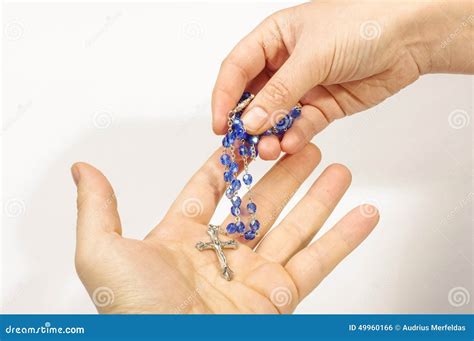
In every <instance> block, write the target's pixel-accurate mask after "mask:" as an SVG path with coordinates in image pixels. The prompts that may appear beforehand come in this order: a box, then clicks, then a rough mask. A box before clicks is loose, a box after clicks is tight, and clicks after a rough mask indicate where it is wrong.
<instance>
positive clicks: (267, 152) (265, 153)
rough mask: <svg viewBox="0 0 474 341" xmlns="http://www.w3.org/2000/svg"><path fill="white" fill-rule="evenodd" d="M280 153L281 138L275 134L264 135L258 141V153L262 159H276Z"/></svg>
mask: <svg viewBox="0 0 474 341" xmlns="http://www.w3.org/2000/svg"><path fill="white" fill-rule="evenodd" d="M280 153H281V148H280V140H279V139H278V137H276V136H274V135H269V136H263V137H262V139H261V140H260V142H259V143H258V154H259V155H260V158H261V159H262V160H276V159H278V157H279V156H280Z"/></svg>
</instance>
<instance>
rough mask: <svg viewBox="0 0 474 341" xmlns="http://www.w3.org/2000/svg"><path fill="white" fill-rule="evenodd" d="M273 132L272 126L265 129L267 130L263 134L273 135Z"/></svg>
mask: <svg viewBox="0 0 474 341" xmlns="http://www.w3.org/2000/svg"><path fill="white" fill-rule="evenodd" d="M271 134H273V130H272V128H270V129H268V130H265V132H264V133H263V136H269V135H271Z"/></svg>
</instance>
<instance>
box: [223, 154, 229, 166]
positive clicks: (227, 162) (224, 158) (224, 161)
mask: <svg viewBox="0 0 474 341" xmlns="http://www.w3.org/2000/svg"><path fill="white" fill-rule="evenodd" d="M221 163H222V164H223V165H224V166H227V165H229V164H230V155H229V154H222V155H221Z"/></svg>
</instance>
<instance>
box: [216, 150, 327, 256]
mask: <svg viewBox="0 0 474 341" xmlns="http://www.w3.org/2000/svg"><path fill="white" fill-rule="evenodd" d="M320 160H321V153H320V151H319V149H318V148H317V147H316V146H315V145H313V144H309V145H307V146H306V147H305V148H304V149H303V150H301V151H300V152H299V153H297V154H293V155H285V156H284V157H283V158H281V159H280V160H279V161H278V162H277V163H276V164H275V166H273V167H272V169H271V170H270V171H269V172H268V173H267V174H265V176H264V177H263V178H262V179H261V180H260V181H259V182H258V183H257V184H256V185H255V186H254V187H253V188H252V190H251V195H252V200H253V202H254V203H255V204H256V205H257V212H256V215H257V219H258V220H259V222H260V229H259V231H258V232H259V234H258V236H257V237H256V238H255V239H254V240H252V241H245V244H246V245H248V246H249V247H251V248H253V247H254V246H255V245H256V244H257V242H258V241H259V239H260V238H261V237H262V236H264V235H265V233H266V232H267V231H268V230H269V229H270V227H271V226H272V225H273V223H274V222H275V220H276V219H277V218H278V215H279V214H280V212H281V210H282V209H283V208H284V207H285V205H286V204H287V203H288V201H289V200H290V199H291V197H292V196H293V194H294V193H295V192H296V190H297V189H298V188H299V187H300V185H301V184H302V183H303V181H304V180H305V179H306V178H307V177H308V176H309V175H310V174H311V172H312V171H313V170H314V168H315V167H316V165H317V164H318V163H319V161H320ZM247 203H248V194H247V195H245V196H244V198H243V200H242V205H241V217H242V221H243V222H244V223H245V225H246V226H247V228H248V223H249V216H250V215H249V214H248V213H247V209H246V205H247ZM233 220H234V217H233V216H232V215H229V216H228V217H227V219H226V220H225V222H224V224H223V225H222V226H223V227H224V228H225V227H226V226H227V224H229V223H230V222H233Z"/></svg>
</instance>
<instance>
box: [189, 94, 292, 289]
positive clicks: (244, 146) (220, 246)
mask: <svg viewBox="0 0 474 341" xmlns="http://www.w3.org/2000/svg"><path fill="white" fill-rule="evenodd" d="M254 97H255V96H254V95H252V94H251V93H249V92H244V94H243V95H242V97H241V98H240V100H239V103H238V104H237V106H236V107H235V108H234V109H233V110H231V111H230V112H229V119H228V122H227V125H228V130H227V134H226V135H225V136H224V138H223V139H222V146H223V152H222V156H221V157H220V162H221V164H222V165H223V167H224V181H225V182H226V184H227V189H226V191H225V196H226V197H227V198H228V199H229V200H230V203H231V207H230V213H231V214H232V216H234V222H231V223H229V224H228V225H227V226H226V228H225V234H227V235H234V234H238V235H240V236H243V238H244V240H253V239H255V237H256V236H257V235H258V230H259V228H260V222H259V221H258V219H257V215H256V213H257V205H256V204H255V203H254V202H253V200H252V193H251V185H252V181H253V177H252V175H251V174H250V173H249V171H248V165H249V163H250V161H253V160H255V158H256V157H257V156H258V148H257V147H258V142H259V140H260V138H261V137H262V136H268V135H275V136H277V137H278V138H279V139H280V140H281V139H282V138H283V135H284V134H285V132H286V131H287V130H288V129H289V128H290V127H291V125H292V124H293V121H294V120H295V119H297V118H298V117H299V116H300V115H301V104H298V105H296V106H295V107H293V108H292V109H291V110H290V112H289V113H288V114H286V115H285V116H284V117H283V118H281V119H280V120H279V121H278V122H277V123H276V125H275V126H274V127H272V128H270V129H268V130H267V131H265V132H264V133H263V134H262V135H250V134H248V133H247V132H246V131H245V128H244V125H243V122H242V120H241V119H240V117H241V115H242V112H243V111H244V109H245V108H246V107H247V106H248V105H249V103H250V102H251V101H252V100H253V98H254ZM236 151H238V153H239V155H240V157H241V158H242V161H243V176H242V182H243V183H244V184H245V186H246V187H247V190H248V192H247V195H248V202H247V204H246V210H247V212H248V213H249V215H250V217H249V219H248V222H247V226H246V224H245V223H244V222H243V221H242V218H241V206H242V199H241V197H240V196H239V194H238V192H239V189H240V188H241V187H242V182H241V181H240V180H239V179H238V172H239V164H238V163H237V161H236ZM219 231H220V227H219V226H216V225H212V224H210V225H209V229H208V234H209V236H210V238H211V242H208V243H203V242H199V243H197V244H196V248H197V249H198V250H199V251H202V250H209V249H213V250H214V251H215V252H216V254H217V257H218V259H219V263H220V266H221V272H222V276H223V277H224V278H225V279H226V280H228V281H230V280H231V279H232V274H233V272H232V271H231V270H230V268H229V266H228V265H227V259H226V257H225V254H224V249H227V248H234V249H235V248H236V247H237V245H238V244H237V242H236V241H235V240H230V241H227V242H224V241H221V240H220V239H219V237H218V234H219Z"/></svg>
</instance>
